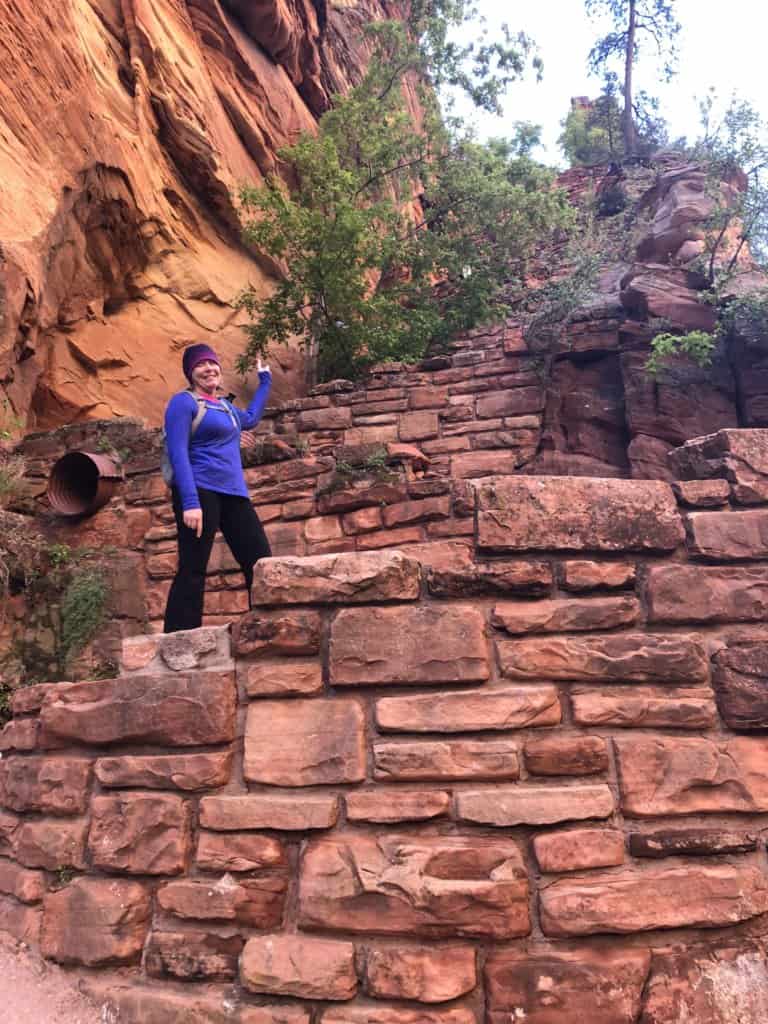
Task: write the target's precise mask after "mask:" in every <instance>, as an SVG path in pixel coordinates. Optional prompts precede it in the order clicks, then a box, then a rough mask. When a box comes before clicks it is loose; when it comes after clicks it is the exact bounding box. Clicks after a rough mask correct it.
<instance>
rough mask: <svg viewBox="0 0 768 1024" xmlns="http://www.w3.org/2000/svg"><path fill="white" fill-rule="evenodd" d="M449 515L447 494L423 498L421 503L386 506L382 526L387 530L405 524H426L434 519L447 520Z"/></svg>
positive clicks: (449, 498) (404, 502) (449, 503)
mask: <svg viewBox="0 0 768 1024" xmlns="http://www.w3.org/2000/svg"><path fill="white" fill-rule="evenodd" d="M450 514H451V497H450V495H449V494H444V495H439V496H438V497H435V498H424V499H423V500H422V501H403V502H399V503H398V504H397V505H388V506H386V508H385V509H384V511H383V518H384V525H385V526H386V527H387V528H390V529H391V528H392V527H395V526H403V525H405V524H406V523H426V522H431V521H432V520H434V519H447V518H448V517H449V516H450Z"/></svg>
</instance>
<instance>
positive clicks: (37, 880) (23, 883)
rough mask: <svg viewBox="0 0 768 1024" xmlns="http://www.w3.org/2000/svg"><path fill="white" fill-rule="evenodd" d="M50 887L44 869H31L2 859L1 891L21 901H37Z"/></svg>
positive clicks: (0, 870)
mask: <svg viewBox="0 0 768 1024" xmlns="http://www.w3.org/2000/svg"><path fill="white" fill-rule="evenodd" d="M47 888H48V885H47V882H46V879H45V875H44V874H43V872H42V871H30V870H29V869H28V868H22V867H20V866H19V865H18V864H14V863H13V861H10V860H0V892H2V893H6V894H7V895H8V896H13V897H14V898H15V899H17V900H19V901H20V902H21V903H37V902H38V900H41V899H42V898H43V896H44V895H45V891H46V889H47Z"/></svg>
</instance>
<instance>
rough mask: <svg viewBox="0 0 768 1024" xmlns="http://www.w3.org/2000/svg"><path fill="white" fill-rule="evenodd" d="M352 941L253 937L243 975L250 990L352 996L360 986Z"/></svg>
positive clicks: (243, 962) (318, 996) (244, 959)
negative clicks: (358, 985)
mask: <svg viewBox="0 0 768 1024" xmlns="http://www.w3.org/2000/svg"><path fill="white" fill-rule="evenodd" d="M354 959H355V947H354V946H353V945H352V943H351V942H336V941H333V940H327V939H314V938H303V937H300V936H293V935H265V936H259V937H258V938H253V939H250V940H249V941H248V942H247V944H246V946H245V949H244V950H243V956H242V960H241V963H240V976H241V978H242V980H243V984H244V985H245V987H246V988H247V989H248V990H249V991H250V992H264V993H267V994H270V993H271V994H274V995H281V996H299V997H301V998H302V999H341V1000H345V999H351V998H352V997H353V996H354V994H355V991H356V989H357V975H356V973H355V965H354Z"/></svg>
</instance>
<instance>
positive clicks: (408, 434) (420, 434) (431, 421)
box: [398, 410, 437, 441]
mask: <svg viewBox="0 0 768 1024" xmlns="http://www.w3.org/2000/svg"><path fill="white" fill-rule="evenodd" d="M398 436H399V438H400V440H401V441H424V440H426V439H427V438H430V437H437V413H436V412H428V411H426V410H419V411H417V412H407V413H404V414H403V415H402V416H401V417H400V425H399V431H398Z"/></svg>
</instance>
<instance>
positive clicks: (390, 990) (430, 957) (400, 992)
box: [363, 946, 477, 1003]
mask: <svg viewBox="0 0 768 1024" xmlns="http://www.w3.org/2000/svg"><path fill="white" fill-rule="evenodd" d="M363 962H364V964H365V966H364V976H363V985H364V988H365V991H366V993H367V994H368V995H371V996H375V997H376V998H377V999H413V1000H416V1001H417V1002H419V1003H443V1002H446V1001H447V1000H449V999H457V998H458V997H459V996H463V995H465V994H466V993H467V992H471V991H472V989H473V988H474V987H475V985H476V984H477V970H476V967H475V951H474V949H473V948H472V947H471V946H438V947H435V948H434V949H430V948H425V947H422V948H416V949H412V948H408V947H395V948H387V949H366V950H364V953H363Z"/></svg>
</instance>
